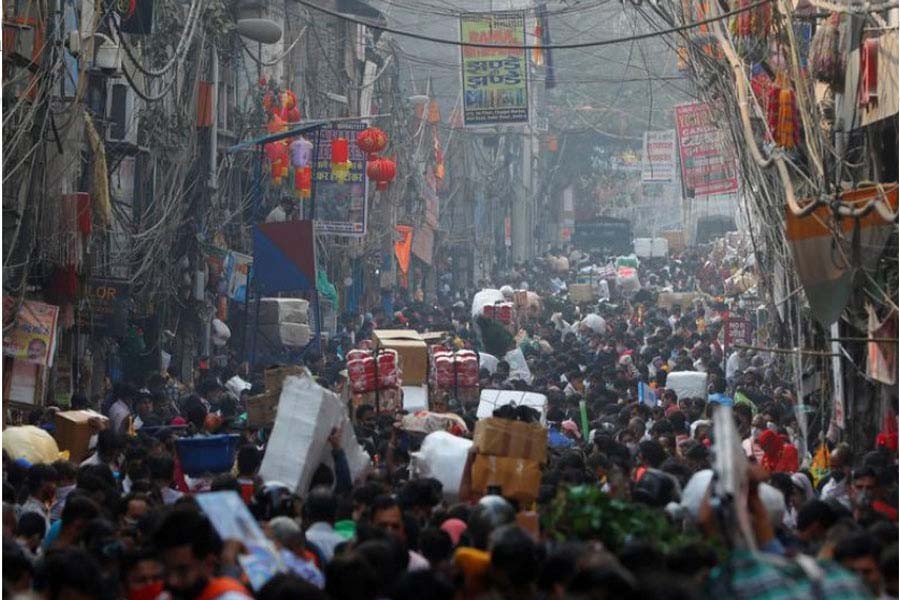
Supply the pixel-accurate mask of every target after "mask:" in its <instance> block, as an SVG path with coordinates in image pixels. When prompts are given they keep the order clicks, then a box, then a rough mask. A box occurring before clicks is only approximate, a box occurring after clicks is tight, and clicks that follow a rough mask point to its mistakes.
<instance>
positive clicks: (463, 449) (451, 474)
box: [412, 431, 472, 499]
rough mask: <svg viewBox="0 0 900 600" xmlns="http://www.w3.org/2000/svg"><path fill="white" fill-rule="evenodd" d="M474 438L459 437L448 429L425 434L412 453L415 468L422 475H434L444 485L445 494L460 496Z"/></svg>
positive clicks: (451, 496)
mask: <svg viewBox="0 0 900 600" xmlns="http://www.w3.org/2000/svg"><path fill="white" fill-rule="evenodd" d="M471 446H472V440H467V439H465V438H461V437H457V436H455V435H453V434H450V433H447V432H446V431H435V432H434V433H430V434H428V435H427V436H425V439H424V440H423V441H422V446H421V448H420V449H419V451H418V452H413V453H412V458H413V460H414V461H415V469H416V471H417V473H418V475H419V476H420V477H434V478H435V479H437V480H438V481H440V482H441V484H442V485H443V486H444V495H445V496H446V497H449V498H451V499H455V498H456V497H458V496H459V484H460V482H461V481H462V476H463V469H464V468H465V466H466V458H467V456H468V454H469V448H470V447H471Z"/></svg>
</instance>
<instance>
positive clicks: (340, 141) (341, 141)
mask: <svg viewBox="0 0 900 600" xmlns="http://www.w3.org/2000/svg"><path fill="white" fill-rule="evenodd" d="M352 166H353V163H352V162H350V143H349V142H348V141H347V138H342V137H339V138H335V139H333V140H331V175H332V176H333V177H334V180H335V181H337V182H338V183H344V182H345V181H347V178H348V177H350V168H351V167H352Z"/></svg>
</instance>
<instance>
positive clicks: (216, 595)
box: [153, 508, 253, 600]
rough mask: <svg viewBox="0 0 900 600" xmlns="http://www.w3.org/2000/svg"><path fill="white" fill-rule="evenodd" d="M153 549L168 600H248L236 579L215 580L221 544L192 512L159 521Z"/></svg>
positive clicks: (203, 519) (182, 511)
mask: <svg viewBox="0 0 900 600" xmlns="http://www.w3.org/2000/svg"><path fill="white" fill-rule="evenodd" d="M153 545H154V547H155V549H156V552H157V555H158V556H159V558H160V559H161V562H162V564H163V566H164V568H165V573H166V575H165V589H166V591H168V593H169V595H170V596H171V598H172V600H251V599H252V598H253V596H251V595H250V593H249V592H248V591H247V589H246V588H245V587H244V586H243V585H241V583H240V582H238V581H237V580H236V579H232V578H230V577H218V576H217V566H218V563H219V560H218V559H219V554H220V553H221V551H222V548H223V544H222V540H221V539H220V538H219V536H218V534H217V533H216V531H215V529H213V526H212V524H211V523H210V522H209V519H207V518H206V516H204V515H203V514H202V513H200V512H199V511H197V510H196V509H194V508H180V509H177V510H173V511H172V512H170V513H169V514H168V515H167V516H166V517H165V519H163V521H162V523H161V524H160V526H159V528H158V529H157V531H156V533H155V534H154V536H153Z"/></svg>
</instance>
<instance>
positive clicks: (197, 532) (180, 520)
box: [153, 507, 222, 560]
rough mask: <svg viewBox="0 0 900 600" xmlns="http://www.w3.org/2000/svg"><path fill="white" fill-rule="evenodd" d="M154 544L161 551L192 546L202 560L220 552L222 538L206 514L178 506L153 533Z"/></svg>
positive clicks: (197, 556) (195, 554)
mask: <svg viewBox="0 0 900 600" xmlns="http://www.w3.org/2000/svg"><path fill="white" fill-rule="evenodd" d="M153 545H154V547H155V548H156V550H157V551H159V552H164V551H166V550H171V549H173V548H179V547H181V546H190V547H191V551H192V552H193V553H194V557H195V558H198V559H200V560H203V559H205V558H206V557H208V556H210V555H213V554H218V553H219V552H220V551H221V549H222V540H221V539H220V538H219V534H217V533H216V530H215V529H214V528H213V526H212V523H210V522H209V519H207V518H206V516H205V515H204V514H203V513H201V512H199V511H198V510H196V509H194V508H188V507H184V508H176V509H174V510H172V511H171V512H169V513H168V514H167V515H166V516H165V517H164V518H163V520H162V523H160V525H159V528H158V529H157V530H156V532H155V533H154V534H153Z"/></svg>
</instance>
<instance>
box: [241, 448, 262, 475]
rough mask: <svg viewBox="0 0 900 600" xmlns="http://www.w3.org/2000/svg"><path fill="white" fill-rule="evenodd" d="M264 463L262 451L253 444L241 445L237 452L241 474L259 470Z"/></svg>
mask: <svg viewBox="0 0 900 600" xmlns="http://www.w3.org/2000/svg"><path fill="white" fill-rule="evenodd" d="M260 464H262V453H261V452H260V451H259V449H258V448H257V447H256V446H254V445H253V444H245V445H243V446H241V448H240V450H238V453H237V466H238V473H239V474H241V475H250V474H252V473H256V471H258V470H259V466H260Z"/></svg>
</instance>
